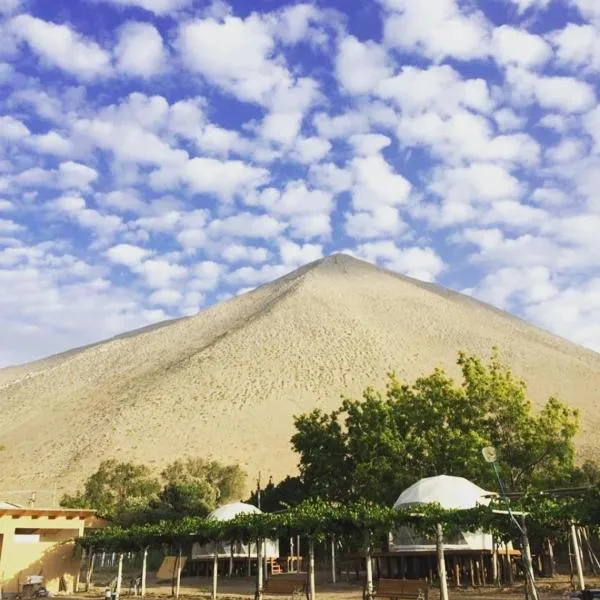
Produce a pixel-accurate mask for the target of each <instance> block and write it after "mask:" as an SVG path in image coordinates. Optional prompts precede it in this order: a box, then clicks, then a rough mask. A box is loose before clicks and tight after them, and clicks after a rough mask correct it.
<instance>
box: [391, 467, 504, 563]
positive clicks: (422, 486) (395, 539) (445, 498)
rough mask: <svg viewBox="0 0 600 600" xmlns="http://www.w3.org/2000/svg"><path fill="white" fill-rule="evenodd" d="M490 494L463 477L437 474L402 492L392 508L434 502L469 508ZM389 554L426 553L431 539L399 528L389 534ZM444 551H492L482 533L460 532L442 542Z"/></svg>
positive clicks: (484, 501) (486, 500)
mask: <svg viewBox="0 0 600 600" xmlns="http://www.w3.org/2000/svg"><path fill="white" fill-rule="evenodd" d="M492 495H493V494H492V493H491V492H487V491H486V490H484V489H482V488H480V487H479V486H478V485H475V484H474V483H472V482H471V481H469V480H468V479H465V478H464V477H453V476H450V475H438V476H436V477H426V478H424V479H420V480H419V481H417V482H416V483H414V484H413V485H411V486H410V487H409V488H407V489H406V490H404V491H403V492H402V493H401V494H400V496H399V497H398V499H397V500H396V502H395V503H394V508H405V507H408V506H415V505H418V504H430V503H433V502H437V503H439V504H440V506H441V507H442V508H446V509H469V508H475V507H476V506H478V505H488V504H489V502H490V497H491V496H492ZM390 537H391V539H390V544H389V546H390V548H389V549H390V551H392V552H399V551H412V552H419V551H424V552H429V551H431V550H434V549H435V542H434V540H426V539H424V538H423V537H421V536H420V535H418V534H417V533H416V532H415V531H413V530H412V529H410V528H409V527H401V528H399V529H398V530H397V531H395V532H393V533H392V534H391V536H390ZM444 547H445V549H446V550H447V551H452V550H467V551H471V550H472V551H488V552H489V551H492V550H493V540H492V536H491V534H489V533H485V532H482V531H480V532H466V531H464V532H460V533H459V534H458V535H456V536H454V537H453V538H452V539H447V540H445V541H444Z"/></svg>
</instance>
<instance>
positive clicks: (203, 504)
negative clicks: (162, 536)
mask: <svg viewBox="0 0 600 600" xmlns="http://www.w3.org/2000/svg"><path fill="white" fill-rule="evenodd" d="M161 477H162V478H163V480H164V482H165V484H164V487H163V489H162V490H161V492H160V494H159V496H158V499H157V500H155V501H154V502H153V503H152V510H153V511H154V513H155V514H154V518H178V517H183V516H199V517H202V516H206V515H207V514H208V513H209V512H210V511H211V510H213V509H215V508H216V507H217V506H218V505H220V504H226V503H228V502H231V501H233V500H239V499H240V498H241V497H242V495H243V493H244V489H245V485H246V474H245V472H244V471H243V469H241V467H239V466H238V465H223V464H221V463H219V462H218V461H207V460H204V459H202V458H190V459H187V460H186V461H181V460H176V461H175V462H173V463H171V464H170V465H168V466H167V467H166V468H165V469H164V471H163V472H162V473H161Z"/></svg>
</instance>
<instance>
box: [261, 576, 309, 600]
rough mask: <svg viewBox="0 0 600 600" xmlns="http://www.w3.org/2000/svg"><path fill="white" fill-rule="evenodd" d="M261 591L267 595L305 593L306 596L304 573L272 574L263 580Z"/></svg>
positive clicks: (293, 595)
mask: <svg viewBox="0 0 600 600" xmlns="http://www.w3.org/2000/svg"><path fill="white" fill-rule="evenodd" d="M263 592H264V593H265V594H266V595H268V596H291V597H292V598H294V597H295V596H296V595H306V596H307V598H308V592H307V586H306V575H304V576H295V577H291V576H289V575H274V576H273V577H269V579H267V581H266V582H265V585H264V588H263Z"/></svg>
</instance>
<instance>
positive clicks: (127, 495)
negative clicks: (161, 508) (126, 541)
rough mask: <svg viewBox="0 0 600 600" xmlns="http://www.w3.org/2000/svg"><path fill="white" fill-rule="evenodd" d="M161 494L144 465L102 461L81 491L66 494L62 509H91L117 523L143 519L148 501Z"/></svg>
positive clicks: (157, 483)
mask: <svg viewBox="0 0 600 600" xmlns="http://www.w3.org/2000/svg"><path fill="white" fill-rule="evenodd" d="M159 491H160V483H159V481H158V480H157V479H156V478H155V477H153V476H152V474H151V471H150V469H149V468H148V467H146V466H145V465H136V464H134V463H130V462H118V461H117V460H114V459H111V460H105V461H103V462H102V463H100V466H99V467H98V470H97V471H96V472H95V473H93V474H92V475H91V476H90V477H89V478H88V479H87V481H86V482H85V484H84V489H83V491H79V492H77V493H76V494H74V495H73V496H71V495H68V494H65V495H64V496H63V497H62V499H61V502H60V504H61V506H64V507H67V508H94V509H95V510H97V511H98V513H99V514H100V515H101V516H103V517H106V518H108V519H111V520H113V521H115V522H119V523H123V524H126V523H130V522H133V521H136V520H139V519H143V517H142V515H144V513H145V512H146V511H147V510H148V507H149V504H150V502H151V500H152V499H153V498H154V497H156V496H157V494H158V492H159Z"/></svg>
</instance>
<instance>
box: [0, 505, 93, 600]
mask: <svg viewBox="0 0 600 600" xmlns="http://www.w3.org/2000/svg"><path fill="white" fill-rule="evenodd" d="M103 525H104V523H103V522H102V521H101V520H100V519H97V518H95V517H94V511H92V510H80V509H63V508H60V509H59V508H56V509H55V508H51V509H44V508H25V507H21V506H17V505H15V504H8V503H6V502H0V590H1V592H2V594H3V596H4V597H6V596H11V595H12V594H16V593H18V592H19V591H21V590H22V589H23V583H24V582H25V580H26V578H27V577H28V576H29V575H41V576H43V577H44V582H45V585H46V587H47V589H48V590H49V591H50V592H52V593H57V592H59V591H65V592H74V591H75V590H76V589H77V585H78V578H79V569H80V563H81V550H80V549H79V548H78V547H77V546H76V544H75V542H74V539H75V538H76V537H78V536H81V535H83V533H84V530H85V529H86V528H97V527H102V526H103Z"/></svg>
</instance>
